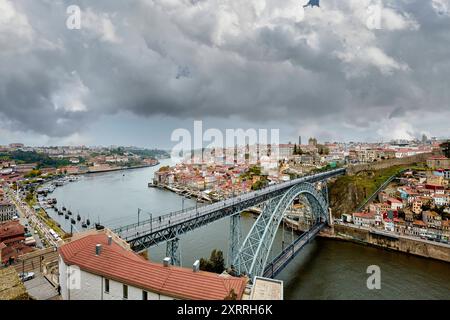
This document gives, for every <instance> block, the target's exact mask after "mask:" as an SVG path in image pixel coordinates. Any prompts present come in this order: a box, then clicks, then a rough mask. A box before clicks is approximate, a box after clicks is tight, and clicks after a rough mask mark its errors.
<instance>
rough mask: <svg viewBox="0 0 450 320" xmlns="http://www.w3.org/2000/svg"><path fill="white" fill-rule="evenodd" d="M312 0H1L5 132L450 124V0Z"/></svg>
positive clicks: (390, 128) (21, 138)
mask: <svg viewBox="0 0 450 320" xmlns="http://www.w3.org/2000/svg"><path fill="white" fill-rule="evenodd" d="M306 2H307V0H304V1H302V0H282V1H280V0H246V1H242V0H127V1H124V0H95V1H92V0H90V1H87V0H86V1H84V0H79V1H77V0H68V1H66V0H0V144H6V143H10V142H24V143H27V144H30V145H54V144H86V145H99V144H102V145H110V144H117V145H139V146H147V147H153V146H156V147H162V148H168V147H170V146H172V145H173V143H172V142H171V141H170V135H171V132H172V131H173V130H174V129H176V128H187V129H191V128H192V127H193V121H194V120H203V121H204V125H203V126H204V128H205V129H206V128H219V129H225V128H240V127H241V128H279V129H280V134H281V138H282V140H284V141H289V140H292V141H296V140H297V139H298V138H297V137H298V135H301V136H302V137H303V139H304V140H306V139H307V138H308V137H309V136H316V137H317V138H318V139H319V140H321V141H327V140H328V141H330V140H331V141H349V140H358V141H362V140H368V141H382V140H383V141H386V140H388V139H393V138H412V137H419V136H420V135H421V134H423V133H425V134H427V135H429V136H438V137H448V136H450V125H449V123H450V120H449V119H450V106H449V104H450V32H449V30H450V0H396V1H393V0H392V1H388V0H384V1H377V0H321V8H306V9H305V10H303V8H302V5H303V4H304V3H306ZM70 5H77V6H79V8H80V9H81V28H80V29H79V30H78V29H69V28H67V19H68V18H71V17H70V16H69V14H68V13H67V7H68V6H70ZM70 21H73V20H70Z"/></svg>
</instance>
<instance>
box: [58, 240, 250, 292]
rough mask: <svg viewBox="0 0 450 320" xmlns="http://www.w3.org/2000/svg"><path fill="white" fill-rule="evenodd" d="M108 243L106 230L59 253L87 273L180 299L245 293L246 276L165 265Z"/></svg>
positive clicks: (68, 262)
mask: <svg viewBox="0 0 450 320" xmlns="http://www.w3.org/2000/svg"><path fill="white" fill-rule="evenodd" d="M107 242H108V239H107V236H106V234H104V233H101V234H94V235H88V236H85V237H83V238H81V239H78V240H74V241H71V242H69V243H67V244H64V245H62V246H61V247H60V248H59V253H60V255H61V257H62V258H63V260H64V262H65V263H66V264H67V265H77V266H78V267H79V268H80V269H81V270H84V271H86V272H90V273H93V274H97V275H101V276H104V277H106V278H110V279H112V280H116V281H119V282H122V283H125V284H128V285H131V286H135V287H138V288H142V289H145V290H148V291H152V292H156V293H159V294H163V295H167V296H170V297H173V298H177V299H193V300H223V299H224V298H225V297H226V296H227V295H228V294H229V293H230V290H231V289H234V291H235V292H236V294H237V295H238V298H239V299H240V298H241V297H242V294H243V292H244V289H245V285H246V279H245V278H236V277H224V276H220V275H218V274H215V273H210V272H204V271H199V272H193V271H192V269H187V268H181V267H174V266H169V267H164V266H163V265H162V263H161V264H159V263H154V262H150V261H147V260H145V259H144V258H142V257H141V256H139V255H137V254H136V253H134V252H133V251H130V250H128V249H125V248H123V247H122V246H120V245H119V244H117V243H115V242H114V241H113V242H112V244H111V245H108V243H107ZM97 244H102V251H101V254H100V255H98V256H97V255H95V246H96V245H97Z"/></svg>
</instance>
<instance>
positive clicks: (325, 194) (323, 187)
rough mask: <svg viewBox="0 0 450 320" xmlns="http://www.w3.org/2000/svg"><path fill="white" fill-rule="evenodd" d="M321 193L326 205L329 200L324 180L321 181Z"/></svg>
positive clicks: (326, 184)
mask: <svg viewBox="0 0 450 320" xmlns="http://www.w3.org/2000/svg"><path fill="white" fill-rule="evenodd" d="M322 194H323V197H324V198H325V201H326V202H327V205H329V201H328V183H327V181H326V180H325V181H323V182H322Z"/></svg>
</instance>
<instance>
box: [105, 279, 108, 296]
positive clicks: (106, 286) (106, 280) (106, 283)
mask: <svg viewBox="0 0 450 320" xmlns="http://www.w3.org/2000/svg"><path fill="white" fill-rule="evenodd" d="M105 292H106V293H109V279H105Z"/></svg>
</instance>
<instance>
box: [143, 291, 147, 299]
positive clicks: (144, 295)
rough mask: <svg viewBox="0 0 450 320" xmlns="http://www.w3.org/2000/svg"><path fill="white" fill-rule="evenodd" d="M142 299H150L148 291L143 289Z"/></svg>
mask: <svg viewBox="0 0 450 320" xmlns="http://www.w3.org/2000/svg"><path fill="white" fill-rule="evenodd" d="M142 300H148V292H147V291H142Z"/></svg>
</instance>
